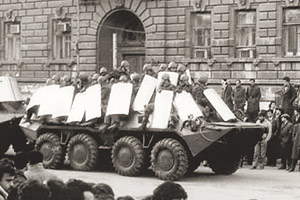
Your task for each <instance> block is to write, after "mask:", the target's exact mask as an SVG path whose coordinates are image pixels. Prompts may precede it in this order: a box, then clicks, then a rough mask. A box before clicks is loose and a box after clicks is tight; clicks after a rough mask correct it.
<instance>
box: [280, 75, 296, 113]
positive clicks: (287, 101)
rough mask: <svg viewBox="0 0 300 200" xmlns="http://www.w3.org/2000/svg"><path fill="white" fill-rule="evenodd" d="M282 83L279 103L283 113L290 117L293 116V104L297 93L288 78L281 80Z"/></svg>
mask: <svg viewBox="0 0 300 200" xmlns="http://www.w3.org/2000/svg"><path fill="white" fill-rule="evenodd" d="M282 80H283V81H284V83H283V88H282V102H281V106H280V107H281V109H282V110H283V113H287V114H289V115H290V116H292V114H293V102H294V100H295V99H296V97H297V93H296V90H295V88H294V87H293V86H292V85H291V83H290V78H289V77H287V76H286V77H284V78H283V79H282Z"/></svg>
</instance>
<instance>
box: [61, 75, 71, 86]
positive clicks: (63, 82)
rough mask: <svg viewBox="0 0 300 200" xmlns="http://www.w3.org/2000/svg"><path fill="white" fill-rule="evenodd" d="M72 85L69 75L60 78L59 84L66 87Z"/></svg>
mask: <svg viewBox="0 0 300 200" xmlns="http://www.w3.org/2000/svg"><path fill="white" fill-rule="evenodd" d="M70 85H72V81H71V77H70V76H69V75H64V76H63V77H62V79H61V83H60V86H61V87H66V86H70Z"/></svg>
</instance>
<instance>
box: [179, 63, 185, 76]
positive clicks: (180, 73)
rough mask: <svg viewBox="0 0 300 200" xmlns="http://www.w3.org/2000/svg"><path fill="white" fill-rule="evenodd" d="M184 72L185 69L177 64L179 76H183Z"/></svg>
mask: <svg viewBox="0 0 300 200" xmlns="http://www.w3.org/2000/svg"><path fill="white" fill-rule="evenodd" d="M185 71H186V67H185V66H184V65H183V64H179V65H178V67H177V73H178V74H179V76H181V75H183V74H185Z"/></svg>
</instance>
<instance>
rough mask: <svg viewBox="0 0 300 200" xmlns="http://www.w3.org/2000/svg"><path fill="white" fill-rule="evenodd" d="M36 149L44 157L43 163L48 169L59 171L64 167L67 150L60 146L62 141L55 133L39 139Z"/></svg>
mask: <svg viewBox="0 0 300 200" xmlns="http://www.w3.org/2000/svg"><path fill="white" fill-rule="evenodd" d="M35 149H36V150H38V151H40V152H41V153H42V154H43V156H44V159H43V163H44V166H45V167H46V168H51V169H57V168H59V167H61V166H62V164H63V162H64V159H65V149H64V147H63V146H62V145H61V144H60V139H59V137H58V136H57V135H55V134H54V133H45V134H43V135H41V136H39V137H38V139H37V140H36V143H35Z"/></svg>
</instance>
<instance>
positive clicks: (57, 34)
mask: <svg viewBox="0 0 300 200" xmlns="http://www.w3.org/2000/svg"><path fill="white" fill-rule="evenodd" d="M52 24H53V29H52V30H53V34H52V35H53V40H52V44H53V45H52V47H53V53H52V58H53V59H55V60H57V59H68V58H71V51H72V48H71V44H72V41H71V20H63V21H62V20H53V23H52Z"/></svg>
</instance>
